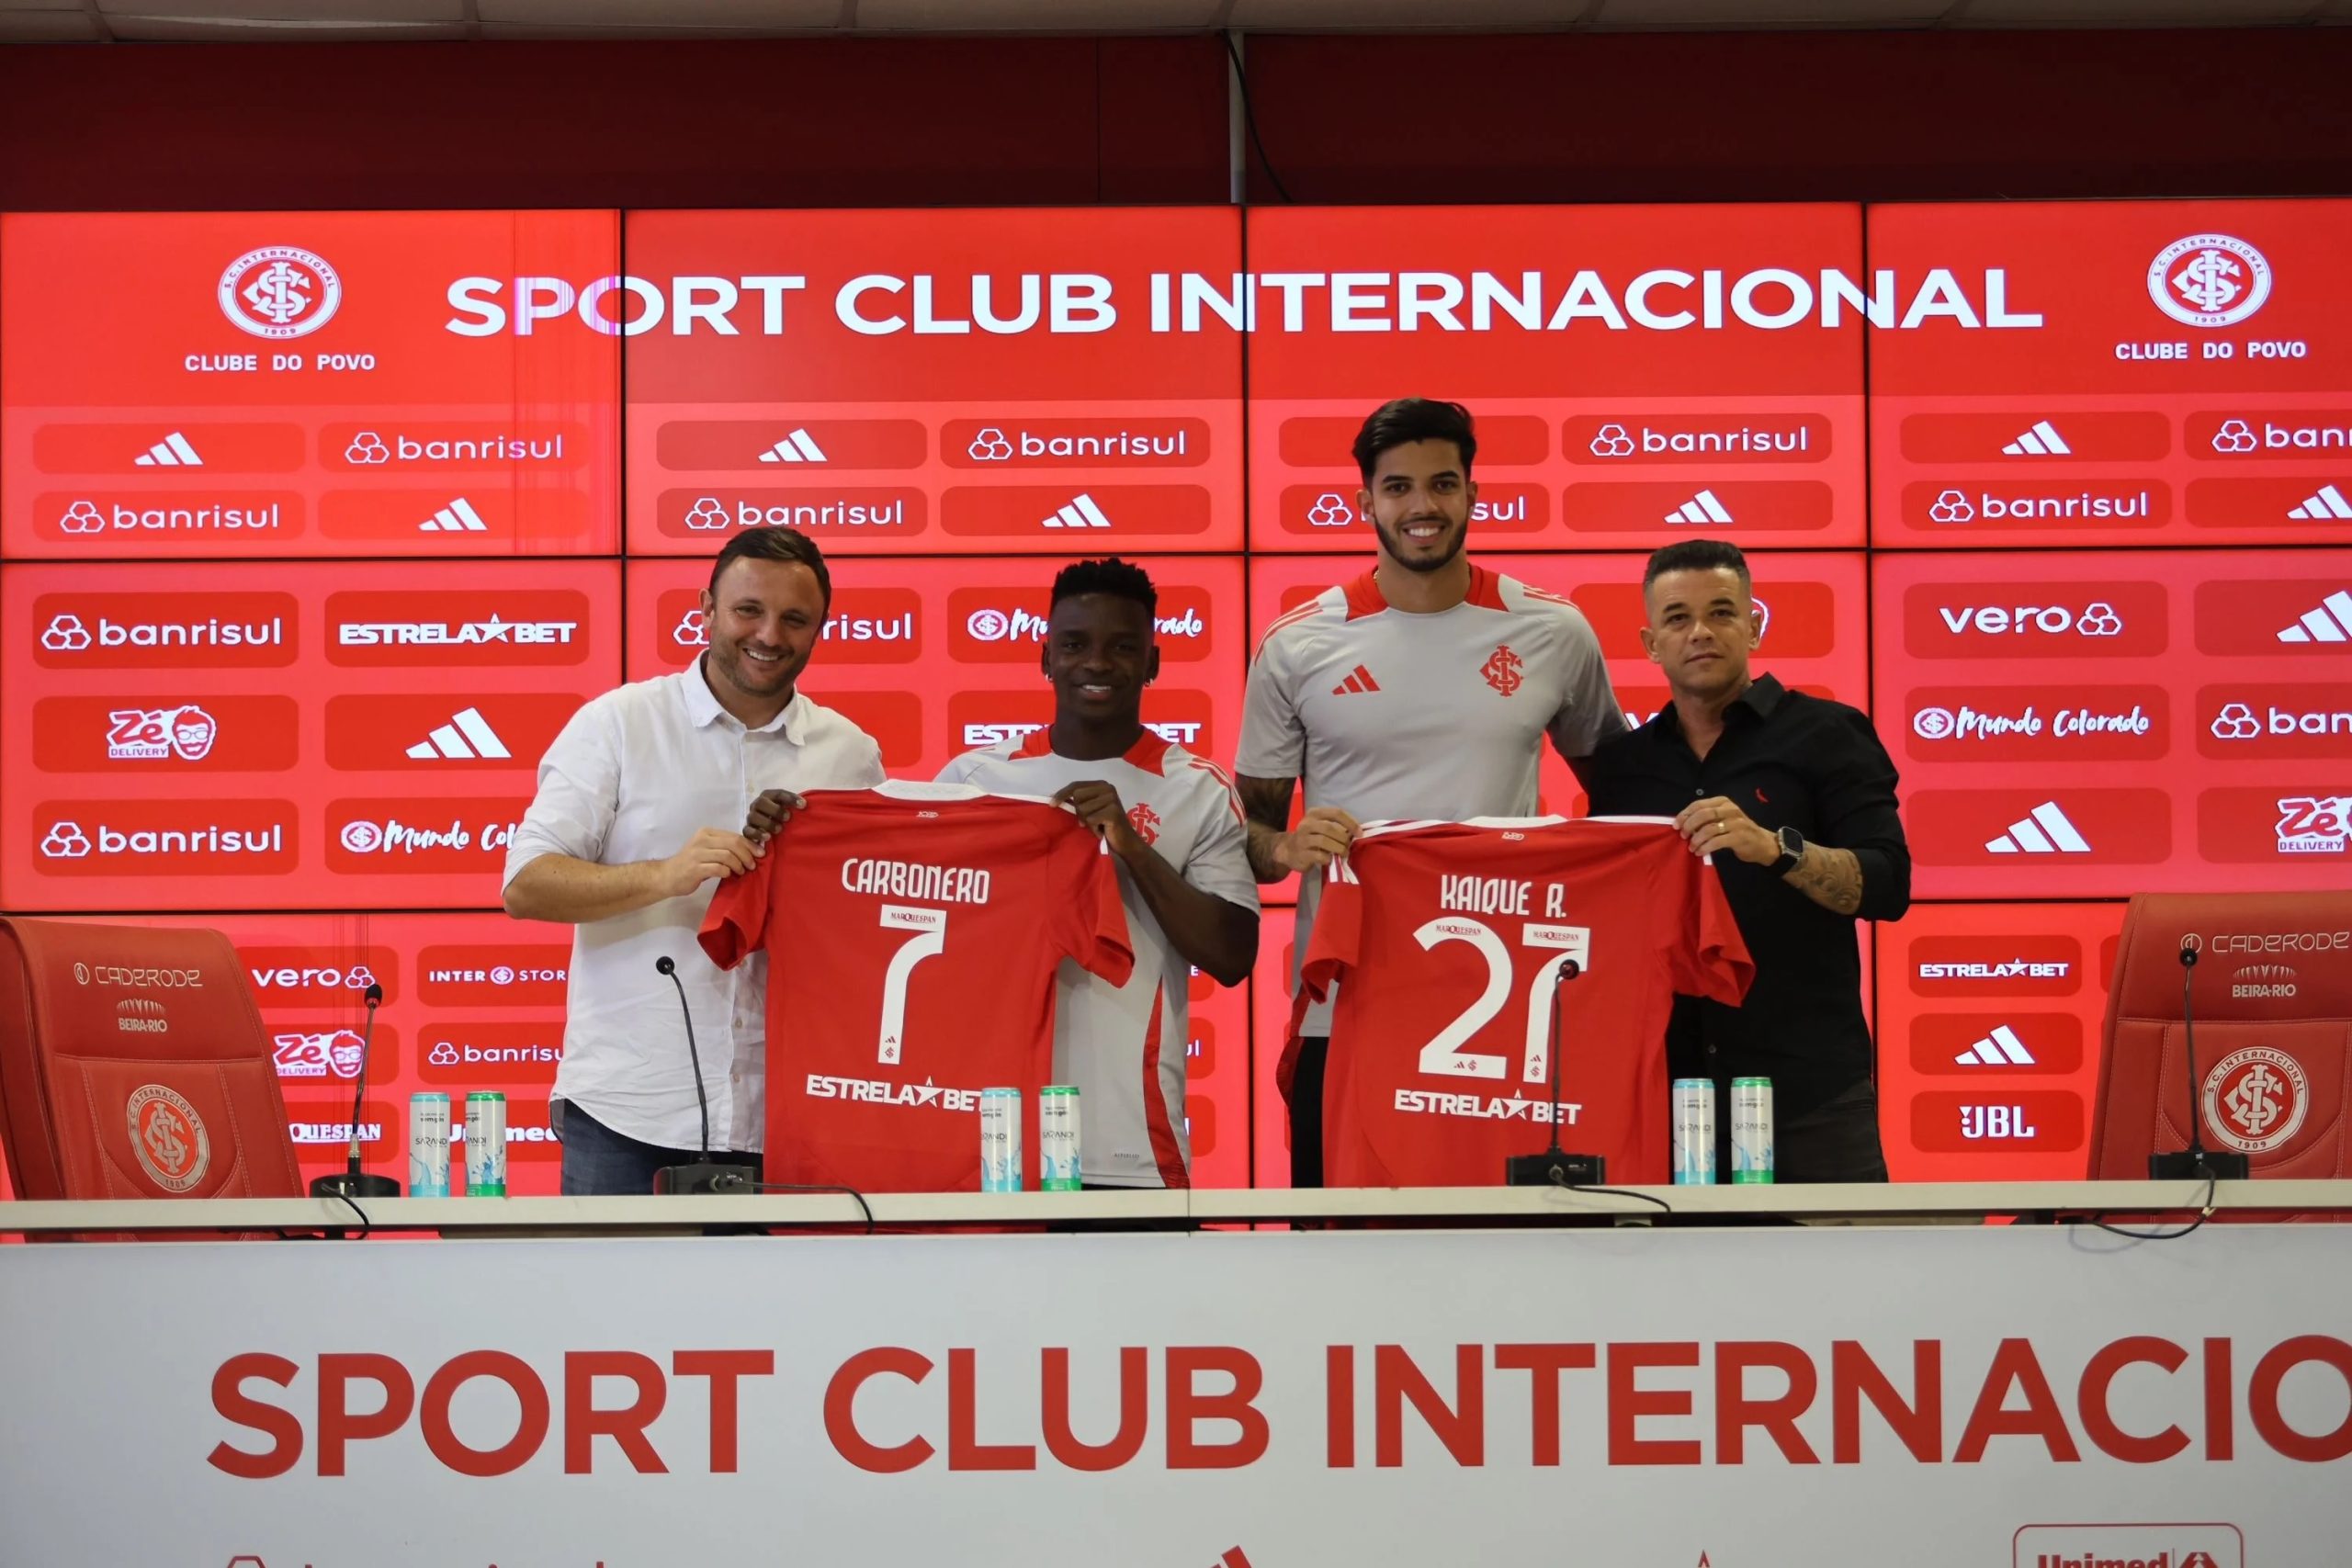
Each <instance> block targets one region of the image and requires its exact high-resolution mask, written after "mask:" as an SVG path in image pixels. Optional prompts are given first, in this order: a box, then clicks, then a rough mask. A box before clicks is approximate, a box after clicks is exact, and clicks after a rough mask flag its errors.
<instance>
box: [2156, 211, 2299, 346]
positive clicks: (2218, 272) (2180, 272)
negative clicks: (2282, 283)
mask: <svg viewBox="0 0 2352 1568" xmlns="http://www.w3.org/2000/svg"><path fill="white" fill-rule="evenodd" d="M2148 298H2149V299H2154V301H2155V302H2156V309H2158V310H2162V311H2163V312H2164V313H2165V315H2167V316H2170V317H2171V318H2172V319H2173V320H2174V321H2178V322H2180V323H2182V324H2183V325H2185V326H2191V327H2232V326H2235V325H2237V323H2238V322H2240V321H2245V319H2246V318H2247V317H2248V316H2251V315H2253V314H2254V313H2255V312H2256V310H2261V309H2262V306H2263V302H2264V301H2266V300H2267V299H2269V298H2270V262H2269V259H2268V258H2267V257H2266V256H2264V255H2263V254H2262V253H2261V252H2260V251H2257V250H2256V249H2255V248H2254V247H2253V246H2252V245H2249V244H2247V243H2245V241H2244V240H2240V239H2237V238H2234V237H2233V236H2232V235H2228V234H2191V235H2190V236H2188V238H2187V239H2186V240H2175V241H2174V242H2173V243H2171V244H2169V245H2166V246H2165V248H2164V249H2163V250H2161V251H2158V252H2157V253H2156V259H2155V260H2154V261H2153V262H2150V263H2149V264H2148Z"/></svg>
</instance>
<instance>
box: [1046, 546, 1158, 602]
mask: <svg viewBox="0 0 2352 1568" xmlns="http://www.w3.org/2000/svg"><path fill="white" fill-rule="evenodd" d="M1081 593H1107V594H1109V595H1110V596H1111V597H1112V598H1114V599H1132V600H1134V601H1135V602H1136V604H1140V605H1142V606H1143V607H1144V612H1145V613H1146V614H1147V615H1148V614H1152V613H1155V612H1157V611H1158V610H1159V590H1158V589H1157V588H1154V587H1153V586H1152V585H1151V574H1150V573H1149V572H1148V571H1146V570H1144V569H1143V568H1141V567H1139V566H1137V565H1136V563H1135V562H1133V561H1128V560H1121V559H1120V558H1118V557H1116V556H1112V557H1109V558H1106V559H1103V560H1081V561H1072V562H1070V564H1069V565H1068V566H1066V567H1064V568H1062V569H1061V570H1060V571H1058V572H1057V573H1055V574H1054V599H1053V602H1054V603H1055V604H1060V603H1061V602H1062V601H1063V600H1065V599H1075V598H1077V597H1078V596H1079V595H1080V594H1081Z"/></svg>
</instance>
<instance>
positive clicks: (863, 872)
mask: <svg viewBox="0 0 2352 1568" xmlns="http://www.w3.org/2000/svg"><path fill="white" fill-rule="evenodd" d="M842 886H843V887H845V888H847V889H848V890H849V891H850V892H852V893H874V894H879V895H881V896H883V897H890V898H921V899H922V900H924V901H925V902H927V903H933V904H985V903H987V902H988V901H989V873H988V872H985V871H978V870H975V869H973V868H971V867H969V866H960V865H924V864H922V863H919V862H916V861H904V860H845V861H843V862H842Z"/></svg>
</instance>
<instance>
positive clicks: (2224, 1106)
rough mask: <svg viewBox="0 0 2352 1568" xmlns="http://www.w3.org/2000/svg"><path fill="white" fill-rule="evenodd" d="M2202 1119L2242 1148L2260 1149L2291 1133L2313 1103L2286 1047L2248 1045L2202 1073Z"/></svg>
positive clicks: (2307, 1084)
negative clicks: (2203, 1077)
mask: <svg viewBox="0 0 2352 1568" xmlns="http://www.w3.org/2000/svg"><path fill="white" fill-rule="evenodd" d="M2204 1100H2205V1124H2206V1125H2207V1126H2209V1127H2211V1128H2212V1129H2213V1131H2214V1132H2216V1133H2218V1134H2221V1138H2222V1142H2223V1143H2225V1144H2227V1145H2230V1146H2231V1147H2232V1148H2233V1149H2236V1150H2238V1151H2239V1152H2240V1153H2242V1154H2249V1155H2263V1154H2268V1153H2269V1152H2270V1151H2271V1150H2272V1149H2275V1148H2277V1147H2278V1145H2281V1144H2283V1143H2285V1142H2286V1141H2287V1140H2288V1139H2290V1138H2291V1137H2293V1136H2294V1135H2295V1134H2296V1132H2297V1131H2298V1130H2299V1129H2300V1128H2301V1126H2302V1124H2303V1116H2304V1113H2305V1112H2307V1111H2310V1109H2311V1103H2312V1086H2311V1080H2310V1078H2309V1077H2306V1076H2305V1074H2304V1072H2303V1065H2302V1064H2301V1062H2298V1061H2297V1060H2295V1058H2294V1057H2292V1056H2290V1055H2287V1053H2286V1052H2284V1051H2277V1050H2273V1049H2271V1048H2270V1047H2269V1046H2267V1045H2248V1046H2246V1047H2245V1048H2244V1049H2243V1050H2238V1051H2233V1052H2231V1053H2230V1054H2229V1055H2226V1056H2224V1057H2222V1059H2221V1060H2220V1061H2218V1062H2216V1063H2214V1064H2213V1070H2212V1071H2211V1072H2209V1073H2207V1074H2206V1075H2205V1093H2204Z"/></svg>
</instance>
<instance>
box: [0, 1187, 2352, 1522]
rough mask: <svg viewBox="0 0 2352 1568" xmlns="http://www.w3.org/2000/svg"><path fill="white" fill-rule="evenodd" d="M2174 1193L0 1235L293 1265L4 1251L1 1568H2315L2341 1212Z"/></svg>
mask: <svg viewBox="0 0 2352 1568" xmlns="http://www.w3.org/2000/svg"><path fill="white" fill-rule="evenodd" d="M2204 1197H2205V1186H2204V1184H2203V1183H2201V1182H2165V1183H2148V1182H2088V1181H2083V1182H2023V1183H1966V1184H1954V1185H1903V1186H1867V1187H1864V1186H1854V1187H1785V1188H1781V1187H1713V1188H1687V1187H1686V1188H1671V1187H1664V1188H1654V1189H1648V1190H1642V1191H1639V1192H1635V1191H1632V1190H1628V1191H1624V1192H1616V1193H1612V1192H1597V1191H1585V1192H1579V1191H1572V1190H1561V1189H1551V1188H1519V1189H1478V1190H1407V1191H1397V1190H1374V1191H1365V1190H1340V1191H1306V1192H1300V1191H1286V1190H1263V1191H1220V1190H1204V1191H1193V1192H1125V1193H1120V1192H1099V1193H1098V1192H1086V1193H1035V1192H1032V1193H1022V1194H1013V1195H994V1194H985V1195H984V1194H978V1193H969V1194H953V1195H940V1196H910V1195H892V1194H878V1195H875V1196H873V1197H872V1198H870V1199H869V1200H868V1201H869V1202H870V1203H871V1205H872V1210H873V1219H874V1221H875V1223H876V1225H877V1226H878V1227H881V1228H882V1234H878V1235H865V1234H863V1233H864V1231H865V1227H866V1219H865V1214H864V1213H862V1212H861V1211H860V1210H859V1208H858V1206H857V1204H856V1202H855V1201H854V1200H852V1199H849V1198H847V1197H842V1196H836V1195H830V1194H822V1195H763V1196H757V1197H738V1196H719V1197H703V1198H656V1197H650V1196H648V1197H643V1198H536V1199H509V1200H497V1199H462V1198H460V1199H437V1198H436V1199H388V1200H377V1201H365V1202H363V1204H362V1207H364V1208H365V1209H366V1211H367V1213H368V1220H369V1221H370V1222H371V1223H372V1225H373V1227H374V1228H375V1229H376V1230H377V1231H379V1232H383V1233H388V1234H386V1235H382V1236H380V1237H379V1238H377V1239H373V1240H369V1241H368V1242H367V1243H366V1244H365V1245H355V1244H353V1243H352V1242H351V1241H348V1240H336V1239H322V1238H331V1237H333V1236H334V1235H337V1234H341V1235H345V1236H348V1235H350V1234H351V1233H352V1232H353V1231H354V1230H355V1229H356V1225H357V1223H358V1222H357V1219H356V1216H355V1215H354V1214H353V1213H352V1211H351V1210H350V1209H349V1208H348V1207H347V1206H345V1204H343V1203H340V1202H337V1201H314V1200H311V1199H301V1200H269V1201H259V1200H256V1201H246V1200H232V1201H205V1202H149V1201H139V1202H94V1203H46V1202H44V1203H33V1202H13V1203H0V1238H7V1237H11V1236H13V1235H25V1236H28V1237H33V1238H39V1237H41V1236H43V1235H51V1234H68V1233H79V1234H82V1235H91V1234H94V1233H96V1234H108V1233H112V1234H120V1233H123V1232H132V1231H135V1232H138V1233H141V1235H158V1236H164V1237H168V1235H169V1233H171V1232H173V1231H180V1230H197V1231H209V1232H214V1233H218V1232H220V1231H224V1230H225V1231H238V1232H256V1231H258V1232H270V1231H277V1232H280V1233H283V1234H285V1235H287V1236H288V1238H289V1239H288V1240H286V1241H277V1240H274V1239H267V1238H265V1239H262V1240H258V1241H204V1240H196V1239H190V1240H187V1241H174V1240H171V1239H157V1240H141V1241H137V1242H131V1243H127V1244H110V1243H89V1244H68V1245H29V1246H28V1245H0V1405H5V1407H6V1419H5V1420H0V1563H6V1564H10V1565H12V1568H13V1565H14V1564H17V1563H26V1564H40V1565H42V1568H81V1565H85V1564H89V1565H96V1564H106V1565H107V1568H113V1565H116V1564H126V1563H141V1564H157V1565H163V1564H171V1565H183V1568H223V1565H224V1564H225V1565H227V1568H673V1565H675V1564H678V1563H684V1562H747V1563H748V1562H763V1563H766V1562H776V1563H786V1562H789V1563H811V1564H814V1563H825V1564H854V1565H856V1568H879V1565H884V1564H899V1563H905V1564H910V1565H911V1564H924V1565H933V1564H937V1563H940V1562H956V1563H959V1564H963V1565H966V1568H1035V1564H1037V1563H1039V1562H1053V1563H1064V1564H1069V1565H1072V1568H1390V1565H1393V1568H1428V1565H1429V1564H1431V1563H1447V1564H1455V1563H1461V1564H1473V1563H1475V1564H1482V1565H1483V1564H1493V1563H1512V1564H1529V1565H1551V1564H1558V1563H1568V1562H1577V1563H1586V1562H1589V1563H1609V1564H1617V1563H1624V1564H1628V1565H1636V1568H1646V1565H1652V1564H1654V1565H1656V1568H1692V1565H1693V1564H1694V1563H1695V1564H1707V1565H1708V1568H1794V1565H1796V1564H1799V1563H1803V1564H1804V1565H1805V1568H1885V1564H1887V1563H1889V1562H1900V1563H1902V1564H1904V1568H2058V1565H2061V1564H2072V1563H2077V1562H2116V1563H2132V1562H2137V1563H2142V1564H2150V1565H2154V1564H2159V1563H2160V1564H2162V1565H2163V1568H2250V1565H2251V1568H2341V1564H2342V1563H2343V1562H2345V1561H2346V1553H2345V1546H2344V1542H2345V1541H2346V1540H2347V1539H2352V1485H2347V1484H2346V1482H2347V1481H2352V1342H2347V1341H2352V1308H2347V1306H2346V1303H2352V1229H2346V1227H2345V1226H2343V1225H2340V1224H2324V1223H2323V1224H2228V1223H2207V1224H2201V1225H2196V1226H2194V1227H2193V1228H2191V1227H2190V1226H2189V1225H2188V1220H2189V1219H2191V1218H2193V1217H2194V1211H2195V1210H2196V1208H2197V1206H2198V1205H2199V1203H2200V1202H2201V1201H2202V1200H2203V1199H2204ZM1647 1200H1656V1201H1647ZM1659 1203H1664V1204H1666V1205H1667V1206H1668V1209H1670V1210H1671V1213H1670V1214H1669V1213H1668V1211H1667V1210H1666V1209H1661V1208H1660V1207H1659V1206H1658V1204H1659ZM2212 1203H2213V1209H2214V1213H2213V1215H2212V1216H2211V1218H2212V1220H2213V1221H2216V1222H2227V1221H2230V1220H2232V1219H2236V1218H2250V1217H2252V1216H2255V1215H2268V1214H2273V1213H2278V1212H2279V1211H2282V1210H2283V1211H2289V1212H2293V1213H2302V1214H2309V1215H2312V1216H2316V1217H2319V1218H2321V1219H2323V1220H2325V1219H2332V1218H2343V1217H2345V1216H2346V1215H2347V1214H2352V1181H2263V1182H2222V1183H2220V1184H2218V1186H2217V1188H2216V1190H2214V1191H2213V1193H2212ZM2091 1215H2100V1216H2103V1217H2104V1218H2105V1219H2106V1220H2107V1221H2108V1223H2109V1224H2111V1225H2114V1226H2117V1227H2119V1228H2120V1229H2121V1230H2126V1231H2132V1232H2139V1233H2143V1235H2121V1234H2117V1232H2116V1231H2114V1230H2106V1229H2100V1228H2098V1227H2096V1226H2093V1225H2090V1224H2064V1223H2060V1224H2050V1223H2040V1222H2046V1221H2051V1220H2061V1221H2063V1220H2066V1219H2070V1218H2071V1219H2081V1218H2085V1217H2087V1216H2091ZM1998 1216H2011V1217H2014V1218H2016V1219H2017V1220H2018V1221H2019V1222H2020V1223H2018V1224H1984V1223H1981V1222H1983V1221H1985V1220H1986V1219H1988V1218H1994V1217H1998ZM1773 1219H1785V1220H1792V1221H1797V1222H1801V1223H1798V1224H1772V1223H1757V1222H1758V1221H1766V1222H1769V1221H1770V1220H1773ZM1294 1225H1295V1226H1296V1227H1297V1228H1295V1229H1294V1228H1293V1226H1294ZM745 1227H779V1228H780V1229H781V1230H782V1232H783V1234H777V1235H762V1234H757V1233H756V1231H752V1232H751V1233H749V1234H747V1233H746V1231H745ZM707 1228H711V1229H715V1230H716V1231H717V1232H718V1234H705V1232H706V1229H707ZM436 1233H437V1235H438V1237H440V1238H441V1239H438V1240H435V1239H430V1238H431V1237H432V1236H434V1235H435V1234H436ZM2081 1521H2095V1522H2091V1523H2084V1522H2081Z"/></svg>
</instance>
